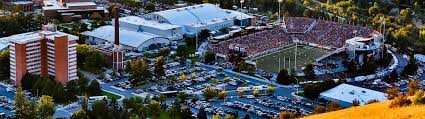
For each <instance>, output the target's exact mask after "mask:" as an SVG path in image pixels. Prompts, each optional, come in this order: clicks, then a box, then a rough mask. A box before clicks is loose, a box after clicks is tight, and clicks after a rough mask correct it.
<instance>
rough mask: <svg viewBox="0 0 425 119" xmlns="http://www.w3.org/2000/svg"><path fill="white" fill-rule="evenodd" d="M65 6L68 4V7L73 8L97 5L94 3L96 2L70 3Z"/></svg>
mask: <svg viewBox="0 0 425 119" xmlns="http://www.w3.org/2000/svg"><path fill="white" fill-rule="evenodd" d="M65 4H66V6H71V7H75V6H91V5H96V3H94V2H68V3H65Z"/></svg>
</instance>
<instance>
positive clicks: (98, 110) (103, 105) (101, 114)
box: [91, 100, 108, 119]
mask: <svg viewBox="0 0 425 119" xmlns="http://www.w3.org/2000/svg"><path fill="white" fill-rule="evenodd" d="M91 108H92V109H91V110H92V111H91V113H92V115H93V116H94V117H95V118H96V119H103V118H106V115H105V114H107V112H108V104H107V102H106V100H97V101H95V102H93V105H92V107H91Z"/></svg>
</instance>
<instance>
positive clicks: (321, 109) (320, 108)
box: [313, 106, 326, 114]
mask: <svg viewBox="0 0 425 119" xmlns="http://www.w3.org/2000/svg"><path fill="white" fill-rule="evenodd" d="M325 112H326V108H325V107H324V106H315V107H314V111H313V114H320V113H325Z"/></svg>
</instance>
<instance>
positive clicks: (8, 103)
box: [0, 85, 15, 116]
mask: <svg viewBox="0 0 425 119" xmlns="http://www.w3.org/2000/svg"><path fill="white" fill-rule="evenodd" d="M14 99H15V94H14V93H13V92H8V91H7V90H6V87H4V86H1V85H0V112H4V113H5V114H6V115H7V116H8V115H11V114H13V113H12V110H13V108H14V107H13V101H12V100H14Z"/></svg>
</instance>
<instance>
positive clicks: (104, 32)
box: [82, 25, 160, 47]
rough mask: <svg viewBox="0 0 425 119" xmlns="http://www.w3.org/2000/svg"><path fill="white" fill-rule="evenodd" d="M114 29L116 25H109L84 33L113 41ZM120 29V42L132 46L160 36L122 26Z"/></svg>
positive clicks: (137, 45)
mask: <svg viewBox="0 0 425 119" xmlns="http://www.w3.org/2000/svg"><path fill="white" fill-rule="evenodd" d="M114 30H115V29H114V26H112V25H108V26H102V27H99V28H97V29H95V30H93V31H89V32H83V33H82V34H84V35H87V36H92V37H96V38H100V39H104V40H107V41H110V42H112V41H113V40H114ZM119 30H120V43H121V44H123V45H126V46H131V47H139V46H140V45H141V44H143V43H144V42H146V41H148V40H151V39H153V38H158V37H160V36H157V35H154V34H150V33H146V32H137V31H131V30H127V29H123V28H120V29H119Z"/></svg>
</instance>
